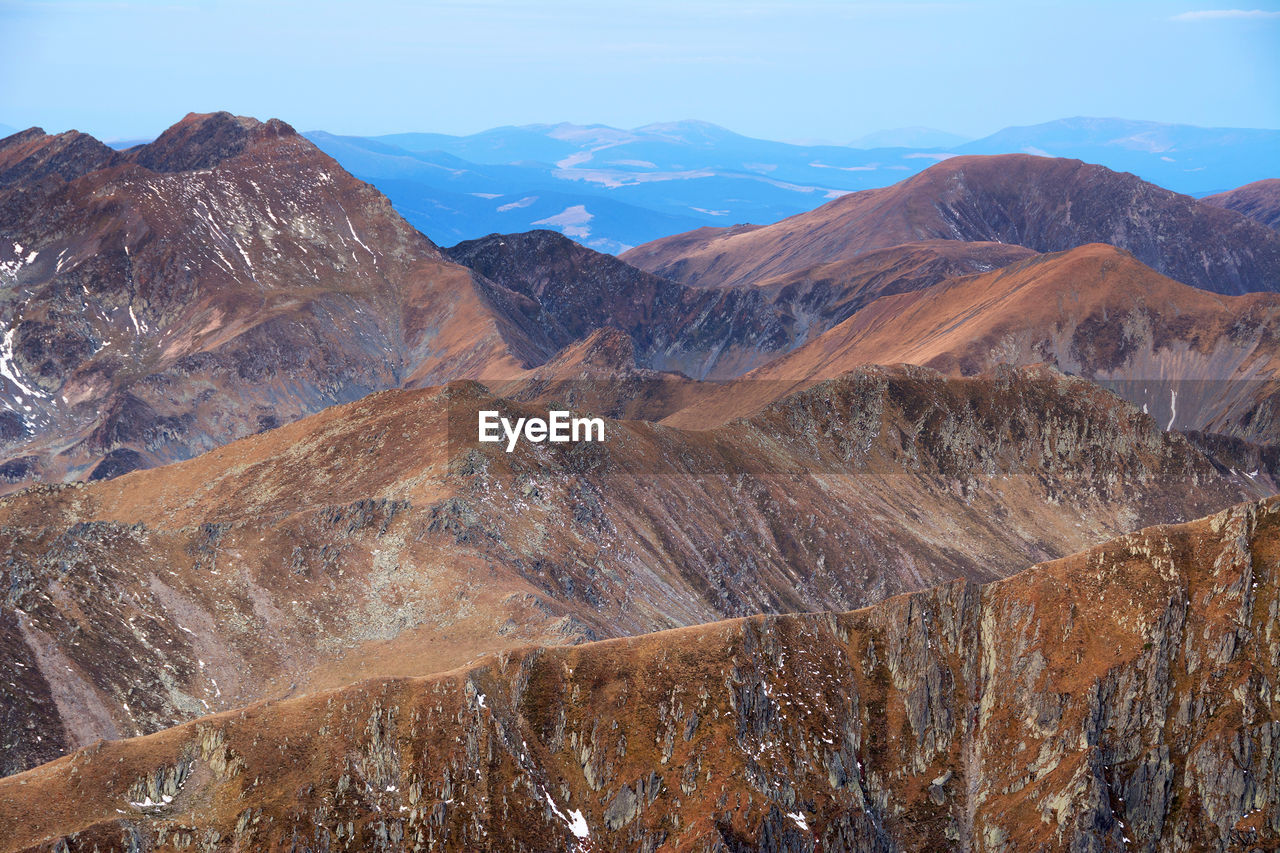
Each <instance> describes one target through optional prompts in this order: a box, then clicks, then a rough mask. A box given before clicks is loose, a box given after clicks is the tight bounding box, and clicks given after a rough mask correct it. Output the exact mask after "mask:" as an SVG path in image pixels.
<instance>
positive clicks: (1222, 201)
mask: <svg viewBox="0 0 1280 853" xmlns="http://www.w3.org/2000/svg"><path fill="white" fill-rule="evenodd" d="M1200 200H1201V201H1202V202H1204V203H1205V204H1212V205H1215V206H1217V207H1225V208H1226V209H1227V210H1234V211H1235V212H1236V213H1240V214H1243V215H1245V216H1247V217H1249V218H1250V219H1252V220H1255V221H1257V222H1261V223H1262V224H1263V225H1266V226H1267V227H1268V228H1280V178H1269V179H1268V180H1265V181H1254V182H1253V183H1251V184H1245V185H1244V186H1242V187H1238V188H1236V189H1234V190H1227V191H1226V192H1224V193H1218V194H1217V195H1211V196H1205V197H1204V198H1202V199H1200Z"/></svg>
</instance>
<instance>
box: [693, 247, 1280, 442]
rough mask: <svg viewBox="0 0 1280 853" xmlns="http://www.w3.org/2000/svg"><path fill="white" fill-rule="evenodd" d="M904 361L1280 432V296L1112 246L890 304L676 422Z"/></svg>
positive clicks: (1199, 420)
mask: <svg viewBox="0 0 1280 853" xmlns="http://www.w3.org/2000/svg"><path fill="white" fill-rule="evenodd" d="M900 362H906V363H911V364H924V365H928V366H930V367H934V368H936V369H938V370H942V371H943V372H946V373H949V374H952V375H975V374H979V373H984V372H987V371H991V370H993V369H995V368H996V367H997V366H998V365H1002V364H1013V365H1019V364H1038V363H1048V364H1051V365H1053V366H1055V367H1056V368H1058V369H1059V370H1061V371H1063V372H1066V373H1070V374H1074V375H1077V376H1083V377H1086V378H1088V379H1092V380H1094V381H1097V382H1100V383H1102V384H1104V385H1106V386H1107V387H1109V388H1112V389H1114V390H1116V391H1117V392H1118V393H1120V394H1122V395H1123V396H1125V397H1127V398H1128V399H1130V400H1131V401H1133V402H1134V403H1135V404H1136V405H1138V406H1142V407H1144V408H1145V409H1146V410H1147V411H1148V412H1149V413H1150V414H1151V415H1152V416H1154V417H1155V418H1156V420H1157V421H1158V422H1159V423H1160V424H1161V425H1162V426H1166V427H1173V428H1182V429H1200V430H1208V431H1215V432H1224V433H1234V434H1237V435H1244V436H1247V437H1251V438H1254V439H1257V440H1262V441H1267V442H1274V441H1276V440H1277V439H1280V424H1277V422H1276V421H1275V419H1274V418H1273V417H1271V416H1269V414H1268V413H1269V412H1270V411H1271V410H1272V408H1273V405H1272V403H1271V402H1269V401H1271V400H1273V399H1274V395H1275V394H1276V390H1277V389H1276V381H1275V380H1276V372H1277V369H1278V368H1280V298H1278V297H1276V296H1274V295H1271V294H1251V295H1247V296H1220V295H1217V294H1213V293H1208V292H1206V291H1203V290H1199V289H1197V288H1193V287H1187V286H1186V285H1183V284H1179V283H1178V282H1175V281H1173V280H1171V279H1168V278H1166V277H1164V276H1162V275H1159V274H1158V273H1156V272H1154V271H1152V270H1151V269H1149V268H1147V267H1146V266H1144V265H1142V264H1141V263H1139V262H1138V261H1137V260H1135V259H1134V258H1133V257H1132V256H1130V255H1128V254H1127V253H1125V252H1122V251H1120V250H1118V249H1115V248H1113V247H1111V246H1104V245H1092V246H1084V247H1081V248H1079V249H1073V250H1072V251H1069V252H1062V253H1058V254H1053V255H1045V256H1042V257H1036V258H1032V259H1029V260H1025V261H1022V262H1019V263H1017V264H1014V265H1012V266H1009V267H1006V268H1004V269H1000V270H997V271H994V272H991V273H986V274H983V275H976V276H967V277H960V278H954V279H949V280H947V281H945V282H942V283H940V284H938V285H935V286H933V287H930V288H926V289H924V290H918V291H912V292H908V293H900V294H896V295H892V296H886V297H883V298H881V299H878V300H876V301H875V302H872V303H871V304H870V305H868V306H867V307H865V308H863V309H862V310H860V311H859V312H858V313H856V314H854V315H853V316H852V317H851V318H850V319H848V320H846V321H845V322H843V323H841V324H840V325H838V326H836V327H834V328H833V329H831V330H830V331H829V332H827V333H826V334H824V335H822V336H821V337H819V338H817V339H816V340H814V341H812V342H811V343H809V344H807V345H805V346H803V347H801V348H800V349H798V350H796V351H795V352H793V353H790V354H789V355H786V356H783V357H782V358H779V359H777V360H776V361H774V362H772V363H771V364H769V365H767V366H765V367H763V368H760V369H759V370H756V371H753V372H752V373H750V374H747V376H745V377H743V378H742V379H741V380H739V381H738V382H736V383H734V384H732V385H730V386H725V387H724V388H722V389H719V390H718V391H716V392H715V393H714V394H712V395H711V396H710V397H709V398H706V399H703V400H700V401H699V402H698V404H697V405H695V406H691V407H689V409H688V410H686V411H684V412H681V413H677V414H676V415H673V416H672V417H671V418H670V419H669V420H668V422H669V423H672V424H674V425H684V426H698V425H705V424H711V423H717V422H722V421H724V420H727V419H729V418H731V417H737V416H741V415H744V414H748V413H750V412H752V411H756V410H757V409H758V408H759V407H760V406H762V405H764V404H767V403H768V402H769V401H770V400H773V399H776V398H777V397H778V396H781V395H783V394H786V393H788V392H789V391H790V390H793V389H795V388H797V387H802V386H803V385H805V384H807V383H811V382H814V381H818V380H821V379H825V378H828V377H831V376H836V375H839V374H840V373H842V372H844V371H846V370H853V369H854V368H856V367H858V366H860V365H863V364H868V363H872V364H896V363H900ZM1175 395H1176V396H1175Z"/></svg>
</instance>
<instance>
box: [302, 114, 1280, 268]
mask: <svg viewBox="0 0 1280 853" xmlns="http://www.w3.org/2000/svg"><path fill="white" fill-rule="evenodd" d="M306 135H307V137H308V138H310V139H311V140H312V141H313V142H315V143H316V145H318V146H319V147H320V148H321V149H323V150H324V151H325V152H326V153H328V154H329V155H330V156H332V157H333V158H334V159H336V160H337V161H338V162H339V163H341V164H342V166H343V167H344V168H346V169H347V170H348V171H350V172H351V173H352V174H355V175H357V176H358V177H361V178H363V179H365V180H368V181H369V182H371V183H373V184H374V185H376V186H378V187H379V188H380V189H382V190H383V191H384V192H385V193H386V194H387V195H388V197H390V198H391V200H392V202H393V203H394V204H395V205H396V208H397V209H398V210H400V212H401V213H402V214H403V215H404V216H405V218H406V219H408V220H409V221H410V222H412V223H413V224H414V225H415V226H416V227H418V228H419V229H421V230H422V231H423V232H424V233H426V234H427V235H428V236H429V237H431V238H432V239H434V240H436V241H437V242H439V243H441V244H442V245H451V244H452V243H456V242H458V241H460V240H464V239H472V238H475V237H480V236H484V235H485V234H489V233H493V232H511V231H524V230H529V229H532V228H547V227H550V228H555V229H557V230H560V231H561V232H562V233H564V234H566V235H568V236H570V237H573V238H574V239H576V240H578V241H579V242H582V243H584V244H585V245H588V246H591V247H592V248H595V249H598V250H601V251H607V252H619V251H622V250H624V249H625V248H627V247H629V246H633V245H637V244H639V243H643V242H646V241H648V240H652V239H656V238H657V237H662V236H667V235H669V234H673V233H678V232H680V231H685V230H689V229H692V228H697V227H699V226H702V225H731V224H735V223H740V222H754V223H758V224H764V223H769V222H775V221H777V220H779V219H782V218H784V217H786V216H791V215H793V214H796V213H801V212H803V211H806V210H811V209H812V208H814V207H817V206H818V205H820V204H823V203H824V202H826V201H828V200H830V199H832V198H835V197H837V196H839V195H842V194H844V193H847V192H852V191H856V190H862V189H869V188H872V187H880V186H886V185H888V184H892V183H896V182H897V181H900V180H902V179H903V178H905V177H908V176H910V175H912V174H915V173H916V172H919V171H921V170H922V169H925V168H927V167H928V166H930V165H932V164H933V163H936V162H938V161H939V160H943V159H946V158H947V157H950V156H954V155H957V154H1003V153H1012V152H1026V153H1032V154H1043V155H1048V156H1054V157H1074V158H1077V159H1081V160H1086V161H1089V162H1093V163H1099V164H1101V165H1104V166H1107V167H1109V168H1112V169H1116V170H1121V171H1128V172H1133V173H1134V174H1137V175H1138V176H1139V177H1142V178H1144V179H1146V180H1149V181H1152V182H1153V183H1157V184H1160V185H1161V186H1165V187H1168V188H1169V189H1172V190H1176V191H1178V192H1184V193H1190V194H1194V195H1205V194H1208V193H1210V192H1216V191H1220V190H1223V189H1229V188H1232V187H1236V186H1240V185H1242V184H1245V183H1249V182H1251V181H1255V180H1260V179H1262V178H1267V177H1276V176H1280V131H1274V130H1247V129H1234V128H1201V127H1192V126H1188V125H1171V124H1158V123H1155V122H1140V121H1127V120H1123V119H1093V118H1074V119H1063V120H1061V121H1055V122H1048V123H1046V124H1041V125H1034V126H1031V127H1014V128H1007V129H1005V130H1002V131H999V132H998V133H995V134H992V135H991V136H988V137H986V138H984V139H978V140H974V141H972V142H960V141H959V140H958V139H956V138H954V137H953V138H952V141H954V142H956V144H946V145H934V146H933V147H928V146H926V145H923V144H921V143H923V142H929V143H938V142H940V141H945V140H946V139H947V138H948V136H949V135H947V134H944V133H943V132H942V131H933V130H931V129H929V128H904V129H899V130H895V131H885V132H883V133H879V134H871V135H870V136H868V137H864V138H863V139H862V140H859V144H864V143H866V142H867V141H870V142H872V143H875V142H902V143H910V144H904V145H901V146H896V147H894V146H884V147H871V148H860V147H851V146H838V145H792V144H788V143H783V142H772V141H768V140H763V139H753V138H751V137H748V136H742V135H741V134H737V133H734V132H732V131H729V130H726V129H724V128H722V127H719V126H717V125H714V124H709V123H707V122H700V121H679V122H671V123H667V124H651V125H646V126H644V127H639V128H635V129H634V130H622V129H618V128H613V127H608V126H606V125H573V124H545V125H527V126H523V127H500V128H494V129H493V130H487V131H484V132H482V133H477V134H473V135H470V136H449V135H445V134H437V133H399V134H391V135H387V136H379V137H373V138H365V137H354V136H335V135H333V134H329V133H325V132H323V131H315V132H312V133H308V134H306Z"/></svg>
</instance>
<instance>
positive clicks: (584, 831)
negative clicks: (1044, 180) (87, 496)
mask: <svg viewBox="0 0 1280 853" xmlns="http://www.w3.org/2000/svg"><path fill="white" fill-rule="evenodd" d="M1277 565H1280V504H1278V503H1277V501H1276V499H1272V500H1269V501H1264V502H1261V503H1258V504H1249V505H1242V506H1239V507H1236V508H1234V509H1231V510H1228V511H1224V512H1221V513H1219V514H1217V515H1215V516H1212V517H1210V518H1205V519H1201V520H1199V521H1196V522H1193V523H1189V524H1185V525H1180V526H1172V527H1169V526H1166V527H1155V528H1149V529H1146V530H1142V531H1140V532H1137V533H1132V534H1128V535H1126V536H1123V537H1121V538H1119V539H1116V540H1114V541H1111V542H1108V543H1106V544H1103V545H1101V546H1099V547H1097V548H1094V549H1091V550H1089V551H1087V552H1084V553H1081V554H1078V555H1075V556H1072V557H1068V558H1065V559H1062V560H1058V561H1054V562H1050V563H1045V564H1042V565H1038V566H1034V567H1032V568H1031V569H1029V570H1027V571H1025V572H1023V573H1021V574H1019V575H1016V576H1014V577H1012V578H1010V579H1008V580H1004V581H1000V582H996V583H992V584H989V585H987V586H985V587H978V586H975V585H972V584H967V583H964V582H959V581H958V582H955V583H952V584H949V585H946V586H942V587H938V588H935V589H932V590H929V591H925V592H920V593H915V594H912V595H908V596H903V597H900V598H894V599H891V600H889V601H886V602H883V603H881V604H879V605H876V606H874V607H871V608H868V609H864V610H859V611H855V612H851V613H844V614H839V615H835V614H807V615H792V616H772V617H769V616H765V617H753V618H748V619H740V620H735V621H730V622H720V623H716V624H711V625H703V626H698V627H694V628H687V629H682V630H678V631H670V632H664V633H659V634H652V635H647V636H643V637H634V638H628V639H621V640H613V641H608V642H602V643H591V644H588V645H584V646H578V647H574V648H564V647H561V648H548V649H520V650H514V651H512V652H509V653H503V654H500V655H496V656H492V657H488V658H486V659H484V660H483V661H481V662H480V663H478V664H476V665H474V666H471V667H467V668H465V669H460V670H456V671H451V672H446V673H441V674H438V675H434V676H430V677H425V678H414V679H398V680H387V679H379V680H373V681H366V682H361V683H359V684H355V685H351V686H349V687H344V688H342V689H339V690H334V691H327V692H322V693H318V694H314V695H309V696H303V697H299V698H296V699H291V700H288V701H284V702H270V703H263V704H257V705H253V706H250V707H249V708H246V709H244V710H241V711H233V712H228V713H224V714H220V715H217V716H213V717H208V718H206V719H203V720H200V721H197V722H192V723H188V724H186V725H183V726H180V727H177V728H173V729H169V730H166V731H163V732H160V733H157V734H154V735H151V736H149V737H145V738H136V739H129V740H124V741H111V742H105V743H99V744H95V745H94V746H92V747H90V748H88V749H85V750H82V751H79V752H76V753H75V754H73V755H70V756H67V757H65V758H62V759H59V760H58V761H55V762H53V763H50V764H46V765H44V766H41V767H38V768H36V769H34V770H31V771H29V772H27V773H24V774H21V775H19V776H15V777H10V778H8V779H4V780H0V827H4V828H5V830H6V832H5V833H4V835H3V841H0V849H3V850H6V851H26V850H35V849H39V850H51V849H54V848H55V845H58V844H63V845H65V846H58V847H57V849H59V850H64V849H65V850H86V851H87V850H90V849H98V850H101V851H112V850H123V849H127V848H128V845H129V844H131V843H132V844H134V845H140V846H143V847H147V846H148V845H152V844H155V845H158V847H157V849H166V850H167V849H181V848H182V847H183V846H184V845H188V844H191V843H195V842H200V843H204V844H212V845H215V846H219V847H227V848H233V849H255V850H287V849H297V847H298V845H299V844H302V845H305V846H307V847H309V848H311V849H319V848H323V849H335V848H341V849H434V850H460V851H461V850H492V851H508V850H552V849H568V850H619V851H624V850H655V851H702V850H725V849H728V850H734V849H753V850H762V851H772V853H779V851H814V850H818V849H821V850H833V849H841V850H844V849H857V850H868V851H889V850H900V849H907V850H923V849H930V850H980V851H995V850H1082V849H1096V850H1122V849H1159V850H1169V851H1199V850H1237V849H1239V850H1245V849H1270V848H1272V847H1273V846H1275V845H1276V844H1277V843H1280V808H1278V806H1277V804H1278V803H1280V771H1278V770H1277V768H1278V767H1280V752H1278V750H1280V746H1278V745H1277V744H1280V722H1277V721H1276V719H1275V715H1274V702H1273V700H1272V696H1271V690H1272V687H1271V685H1274V684H1275V682H1276V679H1277V677H1278V676H1280V671H1278V670H1280V635H1277V633H1276V625H1277V624H1278V623H1277V607H1278V606H1280V603H1278V602H1280V598H1278V597H1277V589H1278V588H1280V573H1278V572H1277V569H1276V567H1277ZM128 849H136V847H135V848H128Z"/></svg>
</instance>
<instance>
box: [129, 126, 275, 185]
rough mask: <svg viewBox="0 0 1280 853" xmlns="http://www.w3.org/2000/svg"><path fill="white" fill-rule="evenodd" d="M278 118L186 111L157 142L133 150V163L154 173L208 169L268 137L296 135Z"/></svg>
mask: <svg viewBox="0 0 1280 853" xmlns="http://www.w3.org/2000/svg"><path fill="white" fill-rule="evenodd" d="M296 135H297V131H295V130H294V129H293V128H292V127H290V126H289V125H288V124H286V123H285V122H283V121H280V120H279V119H274V118H273V119H270V120H268V121H266V122H261V121H258V120H257V119H255V118H250V117H248V116H236V115H232V114H231V113H228V112H216V113H187V115H186V116H184V117H183V119H182V121H180V122H178V123H177V124H175V125H173V126H172V127H170V128H169V129H168V130H166V131H165V132H164V133H162V134H160V136H159V137H158V138H157V139H156V140H155V142H152V143H149V144H147V145H142V146H140V147H138V148H135V149H133V150H132V151H131V152H130V154H131V157H132V159H133V162H135V163H137V164H138V165H139V166H143V167H145V168H148V169H150V170H152V171H153V172H186V171H192V170H196V169H208V168H211V167H213V166H216V165H218V164H219V163H221V162H222V161H224V160H227V159H230V158H231V157H234V156H236V155H237V154H240V153H242V152H243V151H244V150H245V149H247V148H249V147H250V146H251V145H253V144H255V143H257V142H260V141H265V140H269V139H276V138H283V137H290V136H296Z"/></svg>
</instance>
